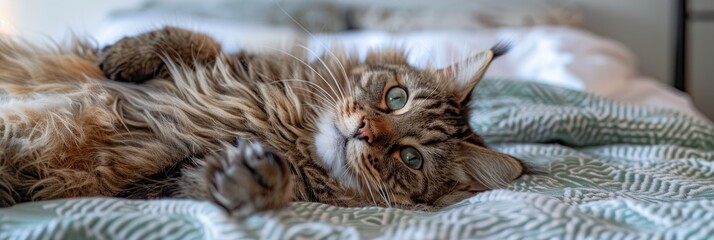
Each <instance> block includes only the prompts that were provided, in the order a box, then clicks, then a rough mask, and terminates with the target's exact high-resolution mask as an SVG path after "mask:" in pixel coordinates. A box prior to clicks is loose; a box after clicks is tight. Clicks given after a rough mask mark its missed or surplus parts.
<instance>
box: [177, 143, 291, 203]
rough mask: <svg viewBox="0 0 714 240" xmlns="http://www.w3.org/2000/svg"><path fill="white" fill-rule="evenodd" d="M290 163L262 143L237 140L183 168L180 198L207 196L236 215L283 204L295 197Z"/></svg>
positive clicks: (180, 180) (179, 183) (179, 188)
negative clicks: (192, 165)
mask: <svg viewBox="0 0 714 240" xmlns="http://www.w3.org/2000/svg"><path fill="white" fill-rule="evenodd" d="M292 188H293V182H292V174H291V172H290V169H289V166H288V163H287V162H286V161H284V160H283V159H281V158H279V157H278V156H277V155H276V154H275V153H273V152H271V151H269V150H268V149H266V148H264V147H263V146H262V145H261V144H259V143H250V142H247V141H238V143H237V144H236V145H226V147H225V149H224V151H222V152H220V153H218V154H213V155H208V156H206V157H205V158H204V159H203V160H202V161H199V162H198V163H197V164H196V166H195V167H188V168H186V169H184V170H183V171H182V176H181V177H180V179H179V181H178V191H177V193H176V196H177V197H187V198H194V199H208V200H211V201H213V202H214V203H216V204H217V205H219V206H221V207H223V208H224V209H225V210H226V211H228V212H229V213H231V214H232V215H235V216H246V215H248V214H251V213H254V212H259V211H266V210H273V209H278V208H281V207H284V206H285V205H287V204H288V203H289V202H290V201H292V199H293V194H294V193H293V189H292Z"/></svg>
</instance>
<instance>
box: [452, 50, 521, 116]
mask: <svg viewBox="0 0 714 240" xmlns="http://www.w3.org/2000/svg"><path fill="white" fill-rule="evenodd" d="M509 49H510V45H508V44H504V43H499V44H496V45H495V46H494V47H492V48H491V49H488V50H486V51H483V52H481V53H479V54H476V55H475V56H471V57H469V58H467V59H465V60H462V61H460V62H457V63H454V64H452V65H450V66H448V67H445V68H442V69H439V72H440V73H441V74H442V76H444V77H445V78H446V79H452V80H453V81H454V83H455V86H456V91H457V92H456V93H457V94H458V97H459V100H460V102H468V101H469V100H470V97H471V92H472V91H473V90H474V88H475V87H476V85H478V83H479V81H481V78H482V77H483V75H484V73H486V69H488V66H489V65H490V64H491V61H493V59H495V58H496V57H498V56H501V55H503V54H505V53H506V52H507V51H508V50H509Z"/></svg>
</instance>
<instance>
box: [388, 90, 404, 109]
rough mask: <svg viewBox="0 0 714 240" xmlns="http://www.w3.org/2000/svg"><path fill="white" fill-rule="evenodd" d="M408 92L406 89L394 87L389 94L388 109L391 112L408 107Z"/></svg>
mask: <svg viewBox="0 0 714 240" xmlns="http://www.w3.org/2000/svg"><path fill="white" fill-rule="evenodd" d="M407 97H409V96H407V91H406V90H404V88H400V87H393V88H392V89H389V91H388V92H387V107H388V108H389V110H399V109H402V108H403V107H404V105H407Z"/></svg>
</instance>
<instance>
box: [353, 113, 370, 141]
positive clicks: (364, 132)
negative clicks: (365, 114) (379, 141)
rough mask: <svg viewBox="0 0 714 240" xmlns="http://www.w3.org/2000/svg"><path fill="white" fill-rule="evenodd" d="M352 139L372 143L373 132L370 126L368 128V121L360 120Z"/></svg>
mask: <svg viewBox="0 0 714 240" xmlns="http://www.w3.org/2000/svg"><path fill="white" fill-rule="evenodd" d="M354 138H357V139H359V140H364V141H367V142H368V143H372V142H373V141H374V132H373V131H372V126H370V123H369V120H367V119H366V118H365V119H362V123H360V125H359V127H357V132H355V135H354Z"/></svg>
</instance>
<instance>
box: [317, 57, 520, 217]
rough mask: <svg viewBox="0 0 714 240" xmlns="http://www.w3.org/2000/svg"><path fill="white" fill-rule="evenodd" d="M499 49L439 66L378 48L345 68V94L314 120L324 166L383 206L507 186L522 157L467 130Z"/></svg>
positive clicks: (442, 200) (445, 199)
mask: <svg viewBox="0 0 714 240" xmlns="http://www.w3.org/2000/svg"><path fill="white" fill-rule="evenodd" d="M503 52H505V51H504V49H502V48H494V49H491V50H487V51H484V52H482V53H480V54H478V55H476V56H473V57H471V58H468V59H466V60H464V61H461V62H459V63H456V64H453V65H451V66H449V67H446V68H443V69H417V68H414V67H412V66H410V65H409V64H408V63H407V62H406V60H405V57H404V55H403V54H400V53H398V52H384V51H382V52H375V53H372V54H370V55H369V56H368V57H367V58H366V60H365V61H364V63H363V64H361V65H360V66H359V67H355V68H352V69H350V71H351V72H349V74H350V75H349V78H350V80H349V83H348V84H349V86H343V88H348V89H345V90H344V91H346V92H349V93H350V94H347V95H348V96H346V97H345V98H344V99H342V100H340V101H338V102H339V104H340V105H339V106H337V107H335V108H334V110H332V111H327V113H325V114H324V115H323V116H322V117H321V118H320V120H319V122H318V132H317V133H316V136H315V146H316V148H317V153H318V155H319V157H320V160H321V161H322V164H323V165H324V166H325V167H326V168H327V169H328V171H329V172H330V174H331V175H332V176H333V177H335V178H337V179H338V181H340V182H341V183H343V184H344V185H346V186H348V187H350V188H353V189H355V190H357V191H360V192H362V194H363V196H374V199H373V200H374V201H375V203H377V204H383V205H392V204H394V205H407V206H409V205H414V204H427V205H446V204H451V203H453V201H455V200H459V199H460V198H451V197H449V196H451V195H452V194H454V193H455V192H460V193H464V192H466V193H473V192H476V191H482V190H486V189H492V188H499V187H504V186H506V185H508V184H509V183H510V182H511V181H512V180H513V179H515V178H517V177H518V176H520V175H521V173H522V171H523V167H522V165H521V163H520V162H519V161H518V160H516V159H514V158H512V157H510V156H508V155H505V154H502V153H498V152H495V151H493V150H489V149H487V148H485V147H484V146H483V143H482V141H481V138H480V137H479V136H478V135H476V134H475V133H474V132H473V131H472V130H471V129H470V128H469V123H468V122H469V121H468V119H469V116H470V115H472V114H477V113H472V112H470V109H471V108H469V107H468V105H469V102H470V99H471V98H470V96H471V92H472V90H473V89H474V87H475V86H476V85H477V84H478V82H479V80H480V79H481V77H482V76H483V74H484V72H485V70H486V68H487V67H488V65H489V64H490V62H491V60H493V59H494V58H495V57H497V56H498V55H500V54H502V53H503Z"/></svg>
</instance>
